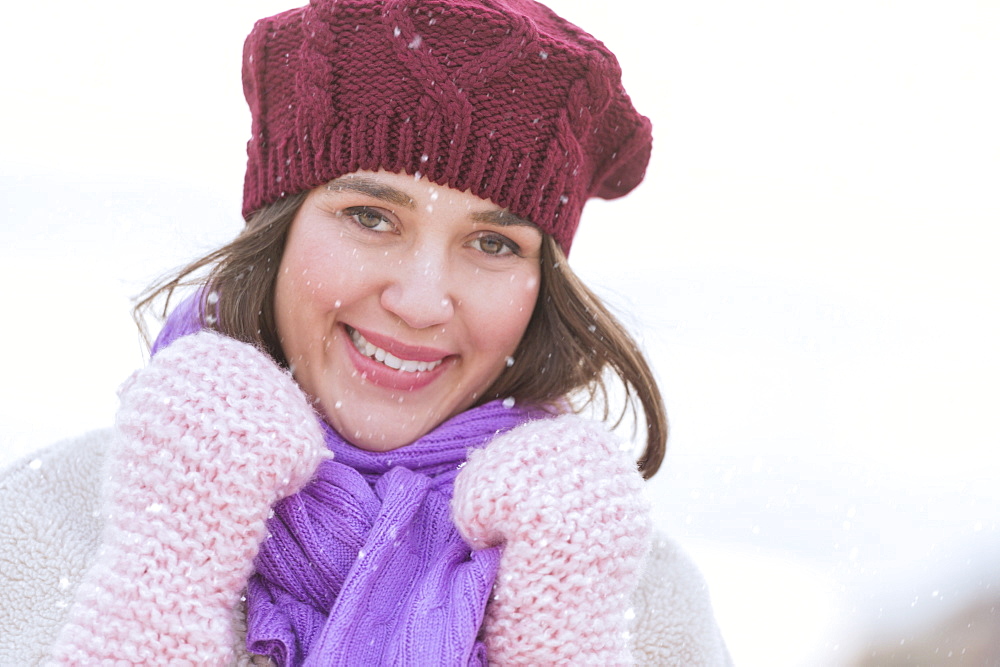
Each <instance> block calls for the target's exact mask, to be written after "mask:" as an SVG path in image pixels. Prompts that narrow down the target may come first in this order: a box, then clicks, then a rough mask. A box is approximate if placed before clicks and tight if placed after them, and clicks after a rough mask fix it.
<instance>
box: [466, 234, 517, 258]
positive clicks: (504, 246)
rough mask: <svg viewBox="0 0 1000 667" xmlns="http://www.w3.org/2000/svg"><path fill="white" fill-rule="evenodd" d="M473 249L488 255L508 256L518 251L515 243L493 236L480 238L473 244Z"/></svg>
mask: <svg viewBox="0 0 1000 667" xmlns="http://www.w3.org/2000/svg"><path fill="white" fill-rule="evenodd" d="M472 247H474V248H475V249H476V250H478V251H480V252H483V253H486V254H487V255H508V254H511V253H516V252H517V250H518V248H517V245H515V244H514V242H513V241H511V240H509V239H506V238H504V237H502V236H492V235H485V236H480V237H479V238H477V239H476V240H474V241H473V242H472Z"/></svg>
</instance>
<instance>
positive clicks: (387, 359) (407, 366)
mask: <svg viewBox="0 0 1000 667" xmlns="http://www.w3.org/2000/svg"><path fill="white" fill-rule="evenodd" d="M347 331H348V333H349V334H350V336H351V342H353V343H354V347H355V349H357V351H358V352H360V353H361V354H363V355H365V356H366V357H369V358H371V359H374V360H375V361H378V362H380V363H382V364H385V365H386V366H388V367H389V368H392V369H393V370H397V371H403V372H404V373H420V372H424V371H431V370H434V369H435V368H437V367H438V366H440V365H441V362H442V361H443V359H438V360H437V361H415V360H413V359H400V358H399V357H397V356H395V355H394V354H392V353H391V352H386V351H385V350H383V349H382V348H381V347H378V346H376V345H373V344H372V343H370V342H369V341H368V340H367V339H366V338H365V337H364V336H362V335H361V334H360V333H358V331H357V330H356V329H354V328H353V327H347Z"/></svg>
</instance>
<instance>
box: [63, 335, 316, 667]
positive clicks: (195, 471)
mask: <svg viewBox="0 0 1000 667" xmlns="http://www.w3.org/2000/svg"><path fill="white" fill-rule="evenodd" d="M120 395H121V408H120V410H119V412H118V419H117V432H116V439H115V443H114V446H113V449H112V451H111V453H110V454H109V468H108V471H107V475H108V477H107V479H106V482H105V483H106V487H105V498H104V506H103V511H104V512H105V516H106V520H107V524H106V527H105V531H104V533H103V535H102V538H101V548H100V550H99V551H98V554H97V556H96V558H95V561H94V564H93V565H92V566H91V568H90V570H88V572H87V573H86V575H85V576H84V579H83V581H82V582H81V584H80V587H79V589H78V591H77V594H76V599H75V601H74V604H73V607H72V608H71V610H70V620H69V622H68V623H67V625H66V626H64V627H63V629H62V632H61V633H60V635H59V638H58V640H57V642H56V645H55V647H54V649H53V657H54V658H55V660H56V662H57V663H61V664H73V665H79V664H93V663H97V662H114V664H128V663H133V664H176V663H178V662H180V663H184V664H199V665H221V664H227V663H229V662H231V661H232V659H233V655H232V645H233V637H232V618H233V613H234V609H235V608H236V606H237V604H238V603H239V601H240V596H241V592H242V590H243V589H244V587H245V586H246V580H247V578H248V577H249V575H250V573H251V571H252V568H253V560H254V557H255V556H256V554H257V549H258V547H259V545H260V542H261V541H262V540H263V539H264V536H265V533H266V526H265V522H266V520H267V518H268V515H269V513H270V508H271V505H272V504H274V503H275V502H276V501H278V500H280V499H281V498H283V497H285V496H287V495H289V494H292V493H294V492H296V491H297V490H298V489H300V488H301V487H302V486H304V485H305V484H306V482H308V481H309V479H310V477H311V476H312V474H313V472H314V471H315V469H316V467H317V466H318V465H319V464H320V463H321V462H322V461H323V460H324V459H325V458H328V457H329V456H330V454H329V452H328V450H327V449H326V446H325V444H324V441H323V435H322V431H321V429H320V427H319V424H318V422H317V419H316V415H315V413H314V412H313V410H312V408H311V407H310V405H309V403H308V402H307V400H306V397H305V395H304V394H303V393H302V391H301V390H300V389H299V387H298V385H296V384H295V381H294V380H293V379H292V377H291V375H289V374H288V373H286V372H285V371H283V370H281V369H280V368H279V367H278V366H277V365H276V364H275V363H274V362H273V361H272V360H271V359H270V358H269V357H268V356H266V355H265V354H263V353H262V352H260V351H258V350H256V349H255V348H253V347H251V346H249V345H246V344H244V343H240V342H237V341H235V340H233V339H230V338H226V337H223V336H220V335H219V334H215V333H210V332H202V333H198V334H194V335H192V336H186V337H184V338H181V339H179V340H177V341H176V342H175V343H174V344H173V345H171V346H170V347H168V348H166V349H164V350H162V351H161V352H160V353H159V354H157V355H156V356H155V357H154V358H153V360H152V362H151V363H150V365H149V366H148V367H147V368H145V369H143V370H140V371H138V372H136V373H135V374H134V375H133V376H132V377H131V378H130V379H129V380H128V381H127V382H126V383H125V385H123V387H122V389H121V392H120Z"/></svg>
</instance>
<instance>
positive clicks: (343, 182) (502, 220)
mask: <svg viewBox="0 0 1000 667" xmlns="http://www.w3.org/2000/svg"><path fill="white" fill-rule="evenodd" d="M326 189H327V190H331V191H333V192H344V191H348V192H358V193H361V194H363V195H368V196H369V197H374V198H375V199H380V200H382V201H384V202H386V203H389V204H395V205H397V206H402V207H403V208H408V209H411V210H412V209H415V208H416V204H415V203H414V201H413V198H412V197H410V195H408V194H406V193H405V192H403V191H402V190H398V189H396V188H394V187H392V186H389V185H386V184H385V183H382V182H381V181H379V180H377V179H374V178H366V177H364V176H341V177H340V178H335V179H333V180H332V181H330V182H329V183H327V184H326ZM471 217H472V219H473V220H475V221H476V222H485V223H487V224H491V225H497V226H500V227H512V226H523V227H534V228H535V229H538V225H536V224H535V223H533V222H531V221H530V220H525V219H524V218H522V217H520V216H517V215H514V214H513V213H511V212H510V211H508V210H506V209H494V210H492V211H479V212H478V213H473V214H472V216H471Z"/></svg>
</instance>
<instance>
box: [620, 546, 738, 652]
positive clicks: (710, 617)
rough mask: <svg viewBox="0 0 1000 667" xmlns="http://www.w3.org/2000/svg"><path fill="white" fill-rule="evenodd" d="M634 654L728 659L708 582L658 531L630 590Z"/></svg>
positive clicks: (679, 549)
mask: <svg viewBox="0 0 1000 667" xmlns="http://www.w3.org/2000/svg"><path fill="white" fill-rule="evenodd" d="M632 603H633V611H634V613H635V618H634V621H633V624H632V628H631V633H632V639H633V642H634V644H633V654H634V656H635V658H636V663H637V664H640V665H690V666H703V667H715V666H716V665H719V666H725V665H732V659H731V657H730V655H729V650H728V649H727V648H726V643H725V641H724V640H723V638H722V633H721V632H720V631H719V626H718V624H717V623H716V620H715V614H714V612H713V611H712V604H711V600H710V598H709V592H708V585H707V584H706V583H705V579H704V577H703V576H702V574H701V572H700V571H699V570H698V567H697V566H696V565H695V564H694V561H692V560H691V558H690V556H688V555H687V553H685V552H684V550H683V549H681V547H680V546H679V545H678V544H677V543H676V542H674V541H673V540H671V539H669V538H668V537H667V536H666V535H664V534H663V533H661V532H656V533H655V534H654V536H653V546H652V549H651V551H650V554H649V557H648V559H647V561H646V568H645V570H644V572H643V574H642V577H641V579H640V581H639V586H638V587H637V588H636V591H635V592H634V593H633V595H632Z"/></svg>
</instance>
